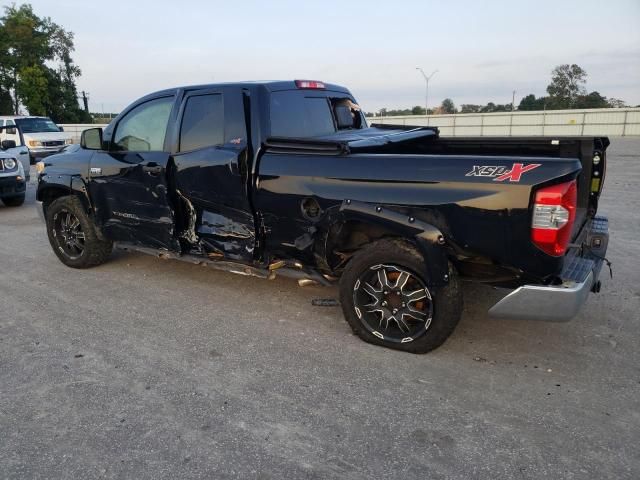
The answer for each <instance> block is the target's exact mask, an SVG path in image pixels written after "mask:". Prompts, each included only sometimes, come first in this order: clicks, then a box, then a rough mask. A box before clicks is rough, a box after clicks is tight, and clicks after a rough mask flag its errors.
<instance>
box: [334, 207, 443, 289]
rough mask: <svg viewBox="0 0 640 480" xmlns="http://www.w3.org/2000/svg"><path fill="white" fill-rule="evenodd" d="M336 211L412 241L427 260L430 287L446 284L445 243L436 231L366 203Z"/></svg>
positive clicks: (350, 218)
mask: <svg viewBox="0 0 640 480" xmlns="http://www.w3.org/2000/svg"><path fill="white" fill-rule="evenodd" d="M339 211H340V213H341V214H342V217H343V218H344V220H347V221H348V220H355V221H359V222H364V223H369V224H372V225H378V226H380V227H383V228H384V229H386V230H389V231H391V232H393V233H394V234H397V235H398V236H399V237H403V238H406V239H408V240H411V241H413V242H414V243H415V244H416V245H417V247H418V249H419V250H420V252H421V253H422V254H423V255H424V258H425V259H426V267H427V271H428V272H429V283H430V286H432V287H436V288H437V287H439V286H444V285H446V284H447V283H448V282H449V260H448V257H447V250H446V246H445V243H446V240H445V237H444V235H443V234H442V232H441V231H440V230H439V229H438V228H436V227H434V226H433V225H431V224H430V223H427V222H425V221H422V220H420V219H418V218H415V217H412V216H407V215H404V214H402V213H399V212H396V211H394V210H391V209H390V208H386V207H384V206H381V205H373V204H370V203H365V202H358V201H353V200H345V201H343V202H342V205H341V206H340V210H339Z"/></svg>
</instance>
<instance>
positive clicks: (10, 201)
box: [2, 193, 25, 207]
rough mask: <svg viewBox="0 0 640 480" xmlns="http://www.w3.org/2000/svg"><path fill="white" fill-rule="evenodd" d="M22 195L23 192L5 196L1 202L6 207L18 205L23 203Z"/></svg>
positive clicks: (23, 195)
mask: <svg viewBox="0 0 640 480" xmlns="http://www.w3.org/2000/svg"><path fill="white" fill-rule="evenodd" d="M24 197H25V194H24V193H23V194H22V195H17V196H15V197H5V198H3V199H2V203H4V204H5V205H6V206H7V207H19V206H20V205H22V204H23V203H24Z"/></svg>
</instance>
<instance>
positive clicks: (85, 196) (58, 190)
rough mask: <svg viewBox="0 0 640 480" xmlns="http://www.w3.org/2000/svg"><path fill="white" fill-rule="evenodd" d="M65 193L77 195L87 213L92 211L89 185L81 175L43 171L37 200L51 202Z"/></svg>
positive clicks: (39, 179)
mask: <svg viewBox="0 0 640 480" xmlns="http://www.w3.org/2000/svg"><path fill="white" fill-rule="evenodd" d="M65 195H76V196H77V197H78V198H79V199H80V201H81V202H82V205H83V206H84V208H85V211H86V212H87V213H90V212H91V202H90V200H89V193H88V190H87V186H86V184H85V182H84V180H83V179H82V177H81V176H80V175H72V174H65V173H59V174H58V173H52V174H48V173H46V172H45V173H43V174H42V175H40V177H39V178H38V189H37V191H36V200H38V201H39V202H43V203H45V204H46V203H50V202H52V201H53V200H55V199H56V198H59V197H63V196H65Z"/></svg>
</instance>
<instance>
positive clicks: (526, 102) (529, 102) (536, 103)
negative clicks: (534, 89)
mask: <svg viewBox="0 0 640 480" xmlns="http://www.w3.org/2000/svg"><path fill="white" fill-rule="evenodd" d="M545 100H546V98H545V97H539V98H536V96H535V95H534V94H533V93H531V94H529V95H527V96H526V97H523V98H522V100H520V104H519V105H518V110H523V111H527V110H544V108H545Z"/></svg>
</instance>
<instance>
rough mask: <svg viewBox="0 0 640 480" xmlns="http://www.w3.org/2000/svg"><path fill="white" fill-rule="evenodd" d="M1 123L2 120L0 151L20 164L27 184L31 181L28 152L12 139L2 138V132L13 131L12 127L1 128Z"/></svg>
mask: <svg viewBox="0 0 640 480" xmlns="http://www.w3.org/2000/svg"><path fill="white" fill-rule="evenodd" d="M3 122H4V120H0V151H2V152H3V153H5V154H6V155H8V156H11V157H12V158H15V159H16V160H18V161H19V162H20V163H21V164H22V167H23V170H24V175H25V178H26V180H27V182H28V181H29V180H30V179H31V173H30V167H31V163H30V160H29V150H28V149H27V147H25V146H24V145H23V144H22V143H19V142H16V141H15V140H14V139H4V138H3V133H4V132H6V131H11V130H15V128H14V127H12V126H3Z"/></svg>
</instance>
